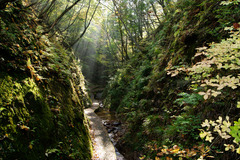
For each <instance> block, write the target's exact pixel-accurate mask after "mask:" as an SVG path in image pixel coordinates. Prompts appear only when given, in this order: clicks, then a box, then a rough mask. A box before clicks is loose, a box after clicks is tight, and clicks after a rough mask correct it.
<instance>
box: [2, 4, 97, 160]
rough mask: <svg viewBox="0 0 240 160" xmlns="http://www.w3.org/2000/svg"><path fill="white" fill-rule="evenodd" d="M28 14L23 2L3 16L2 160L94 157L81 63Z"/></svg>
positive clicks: (12, 7) (5, 11) (8, 9)
mask: <svg viewBox="0 0 240 160" xmlns="http://www.w3.org/2000/svg"><path fill="white" fill-rule="evenodd" d="M29 13H31V12H30V11H29V12H28V11H26V10H25V8H24V7H23V6H22V4H21V3H20V1H17V2H13V3H12V4H11V5H9V6H7V8H6V9H5V10H1V12H0V17H5V18H4V19H2V18H0V25H1V26H0V27H1V29H3V30H4V31H3V32H1V33H0V35H1V37H0V41H1V43H0V69H1V72H0V159H3V160H15V159H18V160H33V159H39V160H42V159H49V160H55V159H56V160H59V159H64V160H67V159H80V160H83V159H84V160H85V159H86V160H88V159H91V152H92V148H91V140H90V136H89V131H88V126H87V123H86V119H85V117H84V114H83V108H84V107H85V106H84V105H85V104H87V103H89V102H88V101H87V100H88V99H89V97H88V95H87V93H86V91H85V81H84V77H83V75H82V72H81V69H80V66H79V63H78V62H77V60H76V59H75V58H74V56H73V54H72V53H71V52H70V51H67V50H66V49H64V48H63V47H61V45H59V43H58V42H54V41H52V42H50V40H49V39H48V38H47V36H46V35H43V34H42V32H43V30H42V29H41V28H42V27H41V26H39V25H37V23H36V21H34V15H28V14H29ZM20 16H21V17H20ZM12 19H14V21H12ZM33 24H34V25H33ZM22 25H24V27H23V28H24V30H21V29H14V28H22V27H20V26H22ZM22 35H25V37H24V39H21V37H22ZM13 44H14V45H13Z"/></svg>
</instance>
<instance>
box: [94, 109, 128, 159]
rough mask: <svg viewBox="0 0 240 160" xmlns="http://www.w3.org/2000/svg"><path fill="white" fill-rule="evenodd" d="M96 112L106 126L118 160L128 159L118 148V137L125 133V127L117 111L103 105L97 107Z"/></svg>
mask: <svg viewBox="0 0 240 160" xmlns="http://www.w3.org/2000/svg"><path fill="white" fill-rule="evenodd" d="M95 113H96V114H97V115H98V116H99V117H100V118H101V119H102V124H103V125H104V127H105V128H106V130H107V132H108V135H109V137H110V139H111V142H112V143H113V145H114V147H115V151H116V155H117V160H127V159H126V158H124V156H123V155H122V154H121V153H120V152H119V151H118V149H117V148H116V144H117V141H118V139H119V138H120V137H121V136H122V135H123V134H124V129H123V127H122V124H121V122H120V121H118V120H117V118H116V116H115V113H113V112H110V111H109V110H107V109H104V108H103V107H101V105H100V108H99V109H97V110H96V111H95Z"/></svg>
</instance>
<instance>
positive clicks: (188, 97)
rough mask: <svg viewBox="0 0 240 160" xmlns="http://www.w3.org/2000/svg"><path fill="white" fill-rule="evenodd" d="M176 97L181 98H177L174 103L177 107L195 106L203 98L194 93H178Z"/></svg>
mask: <svg viewBox="0 0 240 160" xmlns="http://www.w3.org/2000/svg"><path fill="white" fill-rule="evenodd" d="M178 96H182V98H178V99H177V100H175V101H174V102H175V103H177V104H179V105H184V104H189V105H192V106H197V105H198V104H199V102H201V101H202V100H203V97H202V96H201V95H199V94H196V93H193V94H188V93H184V92H183V93H179V94H178Z"/></svg>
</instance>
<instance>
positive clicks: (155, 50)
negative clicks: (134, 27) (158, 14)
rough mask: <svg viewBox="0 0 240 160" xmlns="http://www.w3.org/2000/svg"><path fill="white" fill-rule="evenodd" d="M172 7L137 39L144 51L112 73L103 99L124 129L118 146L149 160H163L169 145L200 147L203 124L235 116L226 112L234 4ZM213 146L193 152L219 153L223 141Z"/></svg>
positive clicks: (235, 78) (233, 59)
mask: <svg viewBox="0 0 240 160" xmlns="http://www.w3.org/2000/svg"><path fill="white" fill-rule="evenodd" d="M173 7H174V12H172V13H171V14H168V15H167V16H166V17H165V18H164V19H163V21H162V23H161V24H159V26H158V28H157V29H156V31H155V32H154V33H152V36H149V37H148V38H146V39H144V41H142V43H141V47H142V48H143V53H137V54H135V55H133V56H132V57H131V59H130V60H129V61H128V62H127V63H126V64H125V65H124V66H123V67H122V68H121V69H119V70H118V71H117V73H116V74H115V76H114V78H112V80H111V81H110V82H109V91H108V94H107V99H106V101H107V102H108V103H109V104H108V105H109V107H111V108H112V109H113V110H116V111H118V115H119V116H120V117H121V119H122V120H124V121H125V122H126V124H127V125H128V130H129V132H128V133H127V134H126V136H124V138H123V139H124V142H125V143H126V144H127V145H128V146H130V148H137V149H138V150H140V152H141V153H143V154H144V155H146V157H147V158H151V159H154V158H155V159H157V158H159V157H161V158H162V157H167V156H168V154H167V153H171V152H173V150H174V149H173V148H172V146H174V145H175V144H177V145H178V146H181V147H182V148H181V149H182V150H184V149H186V148H190V147H192V146H193V145H198V146H199V145H200V144H202V143H203V142H202V141H201V139H200V138H199V135H198V134H199V131H198V129H200V128H201V125H200V124H201V121H203V120H204V119H208V118H213V119H214V118H216V117H218V116H219V115H220V114H222V113H224V114H226V113H227V112H229V114H231V116H229V117H232V118H233V117H236V116H238V115H237V113H238V111H237V110H236V109H232V107H231V106H235V105H236V102H237V101H239V98H238V97H239V92H238V90H237V88H238V87H239V65H238V61H239V60H238V59H239V55H238V54H239V31H238V30H239V28H237V27H235V28H233V27H231V26H232V25H233V24H235V23H237V22H238V18H237V17H239V16H238V14H239V13H240V12H239V6H234V5H227V6H226V5H222V4H220V2H219V1H217V0H211V1H206V0H200V1H178V4H177V5H174V6H173ZM231 15H233V16H231ZM226 26H227V27H231V29H232V31H231V32H230V33H229V32H228V31H227V30H225V27H226ZM235 26H237V24H235ZM212 42H215V43H212ZM204 45H205V46H206V45H207V47H202V46H204ZM196 52H197V53H196ZM112 102H114V103H112ZM223 126H224V125H223ZM216 133H217V132H216ZM216 133H214V134H216ZM135 136H137V138H135ZM205 137H206V135H205ZM209 137H211V136H209ZM130 140H131V142H128V141H130ZM215 143H216V144H212V146H210V147H209V146H206V145H201V147H199V151H198V153H199V154H198V156H201V157H200V159H203V158H206V156H210V155H209V154H210V153H209V152H210V149H213V148H214V147H215V148H217V149H216V150H220V149H221V147H220V146H221V145H220V144H223V142H222V141H221V142H220V141H219V142H215ZM143 144H146V145H145V146H144V145H143ZM155 144H156V146H157V149H155V147H154V145H155ZM206 144H207V143H206ZM148 145H150V146H151V147H149V146H148ZM163 145H167V146H166V147H162V148H161V149H166V150H163V151H161V149H159V147H161V146H163ZM222 146H224V145H222ZM170 148H171V149H172V150H169V151H168V150H167V149H170ZM215 148H214V149H215ZM159 150H160V151H161V152H159ZM189 150H191V149H189ZM192 150H194V149H192ZM170 151H171V152H170ZM186 152H187V151H186ZM157 153H161V155H160V156H157ZM195 153H196V152H195V151H194V154H195ZM174 154H175V153H174ZM224 154H225V153H224ZM175 155H176V154H175ZM176 156H177V155H176ZM179 156H180V155H179ZM185 156H186V155H185ZM156 157H157V158H156ZM189 157H191V156H189ZM189 157H188V158H189ZM219 157H220V159H221V158H222V157H221V155H218V154H217V155H216V157H215V158H219ZM226 157H227V158H229V159H231V158H233V159H234V157H235V155H234V154H231V153H229V154H228V153H226V154H225V157H224V158H226ZM230 157H231V158H230ZM194 158H195V157H194Z"/></svg>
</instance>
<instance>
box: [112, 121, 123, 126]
mask: <svg viewBox="0 0 240 160" xmlns="http://www.w3.org/2000/svg"><path fill="white" fill-rule="evenodd" d="M112 125H114V126H119V125H121V122H117V121H115V122H113V123H112Z"/></svg>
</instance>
